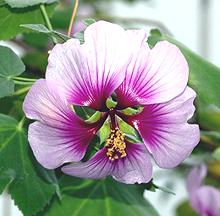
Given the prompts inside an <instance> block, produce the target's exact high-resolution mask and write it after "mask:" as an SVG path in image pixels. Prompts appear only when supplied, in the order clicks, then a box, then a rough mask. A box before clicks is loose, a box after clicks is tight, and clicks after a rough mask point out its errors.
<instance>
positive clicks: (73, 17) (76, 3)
mask: <svg viewBox="0 0 220 216" xmlns="http://www.w3.org/2000/svg"><path fill="white" fill-rule="evenodd" d="M78 4H79V1H78V0H75V4H74V7H73V13H72V17H71V20H70V24H69V29H68V34H67V35H68V36H69V37H70V35H71V33H72V30H73V21H74V19H75V17H76V12H77V8H78Z"/></svg>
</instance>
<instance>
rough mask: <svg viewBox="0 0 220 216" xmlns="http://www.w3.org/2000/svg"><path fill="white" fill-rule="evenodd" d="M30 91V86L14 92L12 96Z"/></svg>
mask: <svg viewBox="0 0 220 216" xmlns="http://www.w3.org/2000/svg"><path fill="white" fill-rule="evenodd" d="M29 89H30V86H26V87H24V88H21V89H18V90H17V91H16V92H14V93H13V96H18V95H22V94H24V93H25V92H27V91H28V90H29Z"/></svg>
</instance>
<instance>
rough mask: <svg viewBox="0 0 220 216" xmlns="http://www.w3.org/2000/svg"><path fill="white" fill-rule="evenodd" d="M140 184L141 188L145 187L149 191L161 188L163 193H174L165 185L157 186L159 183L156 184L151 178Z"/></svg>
mask: <svg viewBox="0 0 220 216" xmlns="http://www.w3.org/2000/svg"><path fill="white" fill-rule="evenodd" d="M141 185H142V188H143V189H146V190H149V191H152V192H156V190H161V191H163V192H165V193H169V194H172V195H176V194H175V193H174V192H173V191H172V190H171V189H169V188H167V187H164V186H159V185H156V184H155V183H154V182H153V180H151V181H150V182H148V183H145V184H141Z"/></svg>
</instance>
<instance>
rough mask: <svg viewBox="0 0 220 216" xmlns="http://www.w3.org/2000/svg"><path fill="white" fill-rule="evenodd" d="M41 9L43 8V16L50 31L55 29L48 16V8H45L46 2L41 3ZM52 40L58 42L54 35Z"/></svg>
mask: <svg viewBox="0 0 220 216" xmlns="http://www.w3.org/2000/svg"><path fill="white" fill-rule="evenodd" d="M40 10H41V13H42V16H43V17H44V20H45V22H46V25H47V28H48V29H49V30H50V31H53V27H52V25H51V22H50V19H49V17H48V14H47V11H46V8H45V6H44V4H41V5H40ZM52 40H53V42H54V44H57V43H58V41H57V39H56V38H55V37H54V36H52Z"/></svg>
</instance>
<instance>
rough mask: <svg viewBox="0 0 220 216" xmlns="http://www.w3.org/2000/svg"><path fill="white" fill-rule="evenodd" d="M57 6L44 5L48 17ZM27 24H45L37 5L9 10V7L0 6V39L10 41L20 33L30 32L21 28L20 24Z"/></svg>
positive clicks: (54, 4)
mask: <svg viewBox="0 0 220 216" xmlns="http://www.w3.org/2000/svg"><path fill="white" fill-rule="evenodd" d="M56 5H57V4H56V3H53V4H49V5H46V10H47V13H48V15H49V16H51V15H52V13H53V11H54V8H55V6H56ZM27 23H33V24H36V23H43V24H44V23H45V21H44V18H43V16H42V14H41V10H40V7H39V5H36V6H32V7H28V8H11V7H10V6H9V5H7V4H6V5H3V6H0V29H4V31H3V30H1V31H0V39H1V40H7V39H11V38H13V37H14V36H16V35H17V34H19V33H21V32H29V31H30V30H28V29H25V28H21V27H20V24H27Z"/></svg>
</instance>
